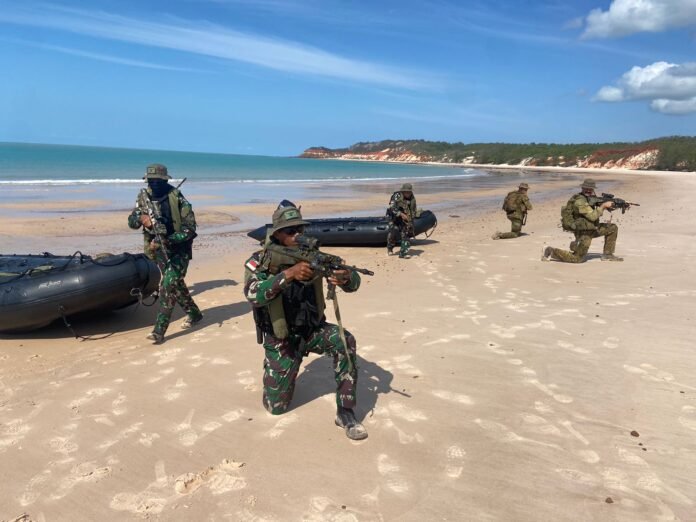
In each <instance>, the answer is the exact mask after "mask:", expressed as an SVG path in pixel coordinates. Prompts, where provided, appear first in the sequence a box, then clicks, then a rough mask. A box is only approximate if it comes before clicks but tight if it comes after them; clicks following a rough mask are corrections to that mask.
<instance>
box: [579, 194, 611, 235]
mask: <svg viewBox="0 0 696 522" xmlns="http://www.w3.org/2000/svg"><path fill="white" fill-rule="evenodd" d="M603 213H604V209H603V208H602V207H600V206H597V207H593V206H592V205H590V202H589V200H588V199H587V196H585V195H584V194H582V193H580V194H577V195H576V196H575V200H574V201H573V217H574V218H575V230H576V231H581V230H595V229H596V228H597V226H598V225H599V218H601V217H602V214H603Z"/></svg>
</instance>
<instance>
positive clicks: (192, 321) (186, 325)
mask: <svg viewBox="0 0 696 522" xmlns="http://www.w3.org/2000/svg"><path fill="white" fill-rule="evenodd" d="M202 320H203V314H202V313H199V314H198V315H196V316H194V317H191V316H188V317H187V318H186V319H184V322H183V323H181V329H182V330H188V329H190V328H193V327H194V326H195V325H196V324H197V323H200V322H201V321H202Z"/></svg>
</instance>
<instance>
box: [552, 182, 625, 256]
mask: <svg viewBox="0 0 696 522" xmlns="http://www.w3.org/2000/svg"><path fill="white" fill-rule="evenodd" d="M580 188H581V189H582V191H581V192H580V193H579V194H575V195H573V197H571V198H570V199H569V200H568V203H567V204H566V206H565V207H563V208H562V209H561V225H562V227H563V230H567V231H571V232H573V233H574V234H575V241H572V242H571V243H570V252H569V251H567V250H561V249H560V248H553V247H550V246H548V247H546V248H545V249H544V254H543V255H542V257H541V260H542V261H548V260H549V259H554V260H556V261H562V262H564V263H582V262H583V261H584V260H585V256H586V255H587V252H588V251H589V250H590V244H591V243H592V239H594V238H596V237H600V236H604V253H603V254H602V261H623V258H622V257H618V256H615V255H614V250H615V249H616V238H617V237H618V235H619V227H617V226H616V225H615V224H614V223H600V222H599V219H600V218H601V217H602V214H603V213H604V211H605V210H610V209H611V208H612V207H613V206H614V202H613V201H601V200H600V199H599V198H597V197H596V195H595V189H596V188H597V183H596V182H595V181H594V180H592V179H586V180H585V181H584V182H583V184H582V185H581V187H580Z"/></svg>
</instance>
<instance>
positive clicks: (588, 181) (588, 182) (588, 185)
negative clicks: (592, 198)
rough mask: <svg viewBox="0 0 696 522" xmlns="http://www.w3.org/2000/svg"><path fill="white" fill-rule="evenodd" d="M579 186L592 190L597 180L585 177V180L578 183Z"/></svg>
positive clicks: (595, 186)
mask: <svg viewBox="0 0 696 522" xmlns="http://www.w3.org/2000/svg"><path fill="white" fill-rule="evenodd" d="M580 188H582V189H592V190H594V189H596V188H597V182H596V181H595V180H593V179H586V180H585V181H583V182H582V185H580Z"/></svg>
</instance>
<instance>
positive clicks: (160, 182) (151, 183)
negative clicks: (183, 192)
mask: <svg viewBox="0 0 696 522" xmlns="http://www.w3.org/2000/svg"><path fill="white" fill-rule="evenodd" d="M147 186H148V187H150V190H151V191H152V195H153V196H154V197H156V198H161V197H162V196H164V195H166V194H167V193H169V183H167V180H166V179H148V180H147Z"/></svg>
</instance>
